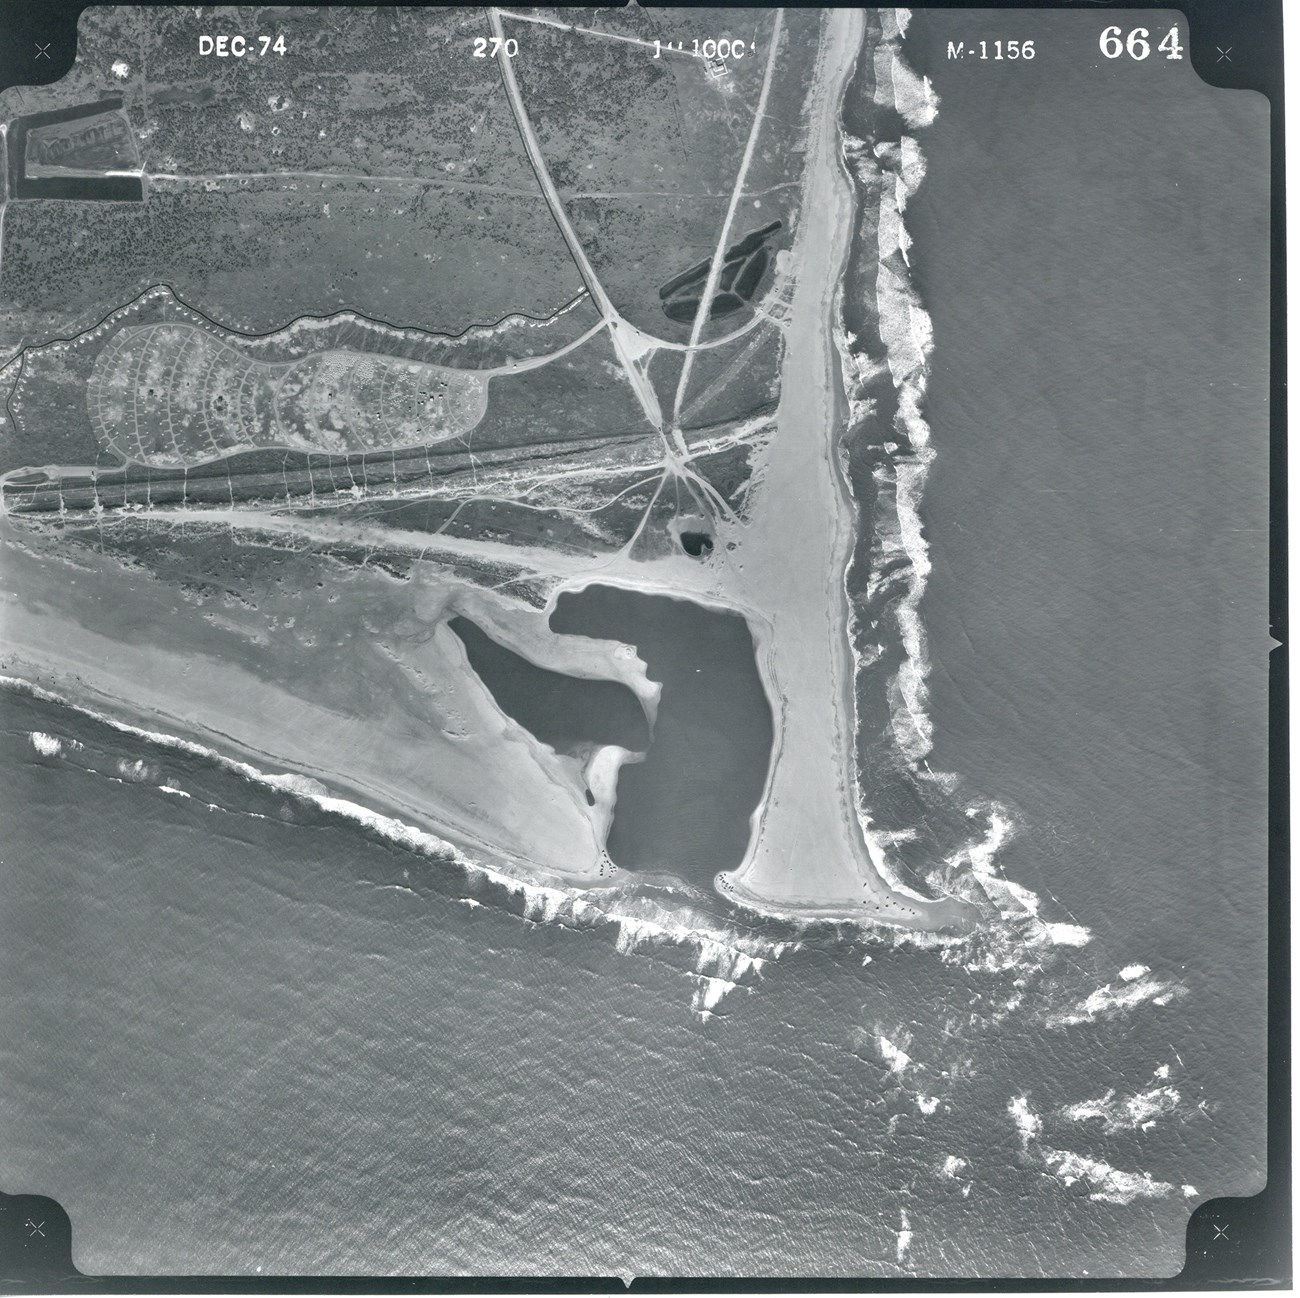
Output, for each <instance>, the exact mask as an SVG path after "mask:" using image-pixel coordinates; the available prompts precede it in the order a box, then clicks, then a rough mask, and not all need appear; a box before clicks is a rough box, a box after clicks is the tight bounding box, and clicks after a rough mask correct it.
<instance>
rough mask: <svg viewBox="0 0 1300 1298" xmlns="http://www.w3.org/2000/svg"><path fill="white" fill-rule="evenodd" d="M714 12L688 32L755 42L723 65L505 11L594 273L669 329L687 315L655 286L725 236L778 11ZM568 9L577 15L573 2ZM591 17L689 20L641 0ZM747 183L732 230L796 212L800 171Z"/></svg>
mask: <svg viewBox="0 0 1300 1298" xmlns="http://www.w3.org/2000/svg"><path fill="white" fill-rule="evenodd" d="M704 13H705V17H706V18H707V17H709V15H710V11H704ZM724 15H725V17H724ZM712 16H713V18H716V22H713V23H712V26H710V24H709V23H708V22H704V20H702V19H697V15H696V14H695V12H693V13H692V16H691V22H690V24H689V25H690V26H691V29H692V37H694V36H698V35H699V34H700V33H701V32H702V31H706V30H710V31H711V30H712V28H713V27H716V28H717V30H716V32H714V33H713V34H714V35H715V36H723V37H726V38H727V39H731V38H732V36H733V35H734V37H735V38H736V39H741V38H745V39H749V38H753V39H754V40H755V45H756V52H755V53H754V54H748V53H747V54H746V55H745V56H744V57H743V58H742V59H740V60H738V61H736V60H733V61H732V62H730V63H729V64H728V65H727V67H726V70H725V72H723V73H722V74H721V75H716V76H715V75H711V69H710V67H709V65H708V64H706V62H705V61H704V60H703V59H699V58H694V57H690V56H689V55H682V54H676V53H674V54H671V55H669V54H664V55H663V56H662V57H661V58H659V59H656V58H655V57H654V51H653V48H647V47H646V46H642V45H635V44H629V43H627V42H626V41H615V40H606V39H602V38H601V37H599V36H595V35H591V34H589V33H584V32H580V31H560V30H556V29H555V28H554V27H550V26H546V25H542V24H539V23H530V22H524V21H520V20H518V19H515V20H511V19H510V18H509V17H507V19H506V23H507V30H508V31H509V33H510V34H511V35H512V36H515V37H516V38H517V39H518V40H519V42H520V52H519V56H518V58H517V59H516V60H515V73H516V76H517V77H518V79H519V83H520V91H521V95H522V97H523V101H524V105H525V108H526V109H527V111H528V114H529V116H530V118H531V119H532V121H533V124H534V126H535V127H536V129H537V133H538V136H539V139H540V141H541V147H542V152H543V154H544V156H545V158H546V161H547V165H548V167H549V169H550V171H551V175H552V177H553V179H554V180H555V183H556V185H557V186H558V187H559V188H560V191H561V196H562V198H563V200H564V203H565V208H566V210H567V212H568V213H569V216H570V219H571V220H572V221H573V224H574V227H575V230H576V231H577V233H578V236H579V238H580V239H581V240H582V242H583V246H584V247H585V248H586V249H587V252H588V255H589V256H590V257H591V259H592V264H593V266H594V267H595V268H596V272H597V274H598V275H600V277H601V280H602V283H604V284H605V287H606V290H607V291H608V293H609V295H610V297H611V299H612V301H613V302H614V304H615V306H616V307H617V308H618V309H619V311H620V312H622V313H623V314H624V315H626V317H627V318H628V319H629V320H630V321H631V322H632V323H634V324H636V325H637V326H638V327H639V328H641V329H644V330H646V331H647V332H649V333H652V334H655V335H657V336H660V337H664V338H668V339H671V340H674V341H684V340H685V339H686V337H688V336H689V333H690V324H691V321H690V320H689V319H685V318H684V314H685V313H684V312H668V313H667V314H666V313H665V311H664V309H663V305H662V300H661V299H660V297H659V292H658V290H659V287H660V286H661V285H663V284H665V283H667V282H669V281H671V280H672V279H673V278H674V277H677V276H680V275H683V274H685V273H688V272H689V271H690V270H691V269H692V268H693V267H694V266H696V265H697V264H698V263H699V262H701V261H705V260H706V259H708V258H710V257H712V255H713V252H714V249H715V248H716V246H717V242H718V237H719V233H720V231H721V228H722V223H723V220H724V218H725V215H726V211H727V205H728V202H729V200H730V197H731V191H732V187H733V184H734V181H735V178H736V175H737V172H738V169H739V167H740V163H741V159H742V157H743V154H744V151H745V145H746V142H747V140H748V138H749V132H750V127H751V124H752V121H753V113H754V109H755V107H756V105H757V102H758V98H759V93H760V89H761V86H762V81H763V75H764V70H765V66H766V45H765V42H766V40H767V38H768V36H769V35H770V32H771V26H772V16H771V14H770V13H762V14H753V13H740V14H737V13H736V11H731V12H729V13H727V12H726V11H717V12H716V13H715V14H713V15H712ZM565 18H566V20H570V19H571V20H573V21H575V22H579V23H581V18H580V17H579V18H574V17H573V15H571V14H570V13H569V11H566V13H565ZM592 24H593V25H598V26H599V27H601V28H603V29H606V30H609V31H616V32H619V33H620V34H624V35H632V36H635V37H637V38H638V39H641V40H653V38H654V37H655V36H656V35H661V34H662V35H663V36H664V37H667V35H668V32H669V29H670V28H675V27H682V28H685V27H686V26H687V25H688V24H686V23H685V22H684V21H682V19H681V17H680V16H678V15H671V14H670V13H669V12H667V11H662V10H656V11H654V13H653V14H649V13H647V12H646V11H643V10H639V9H635V8H634V9H630V10H627V11H620V12H618V13H617V14H616V13H612V12H609V11H604V12H599V11H598V12H597V13H596V14H595V15H594V16H593V19H592ZM581 25H586V24H585V23H582V24H581ZM733 28H734V29H735V31H734V32H733V30H732V29H733ZM742 29H743V30H742ZM755 31H757V35H756V36H754V32H755ZM686 44H687V47H688V49H689V48H690V47H691V39H687V41H686ZM797 125H798V124H797V123H796V126H797ZM796 178H797V177H796ZM745 191H746V197H745V199H744V200H743V201H742V203H741V206H740V208H739V209H738V211H737V216H736V221H735V227H736V229H735V239H736V240H739V239H740V238H742V237H743V236H744V235H745V234H747V233H749V232H750V230H751V229H752V228H761V227H762V226H766V225H770V224H772V222H773V221H782V222H783V224H785V223H788V218H789V216H790V205H789V204H790V198H791V196H792V195H793V194H794V193H795V187H794V186H793V185H790V186H787V187H785V188H777V189H775V190H773V191H772V193H770V194H764V195H761V196H759V195H754V196H753V197H750V194H751V192H752V191H753V185H752V184H751V183H749V181H748V180H747V183H746V186H745ZM755 203H757V204H758V206H757V207H755V206H754V204H755ZM756 287H757V285H755V286H753V288H756ZM751 291H753V290H752V289H751Z"/></svg>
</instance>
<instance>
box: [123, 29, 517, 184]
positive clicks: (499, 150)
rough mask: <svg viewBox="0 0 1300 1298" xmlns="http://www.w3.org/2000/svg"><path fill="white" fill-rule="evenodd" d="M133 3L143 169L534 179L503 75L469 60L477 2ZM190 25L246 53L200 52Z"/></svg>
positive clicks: (476, 32) (133, 83)
mask: <svg viewBox="0 0 1300 1298" xmlns="http://www.w3.org/2000/svg"><path fill="white" fill-rule="evenodd" d="M137 12H138V13H140V14H141V15H142V17H141V19H140V21H139V24H138V26H139V27H140V29H141V35H140V40H141V54H142V55H143V56H144V57H143V58H141V59H137V60H134V62H133V73H132V76H131V78H130V79H129V81H128V83H127V84H128V85H129V86H130V87H131V88H132V89H133V90H135V91H136V94H135V96H134V98H133V99H132V100H131V101H130V102H131V104H132V106H133V107H134V108H135V109H136V110H137V111H138V112H140V113H141V114H142V125H143V126H144V129H145V131H146V133H147V136H148V139H149V144H148V148H147V151H146V155H145V160H146V168H147V170H149V171H151V172H155V171H157V172H175V173H180V174H183V175H203V174H206V173H217V172H248V171H252V172H270V171H279V172H288V171H329V172H346V173H355V174H361V175H399V176H425V177H432V178H444V179H448V180H453V181H460V182H467V181H474V182H481V183H488V184H494V185H502V186H506V187H508V188H517V189H523V190H530V189H533V188H535V183H534V179H533V174H532V171H531V169H530V167H529V165H528V158H527V155H526V154H525V152H524V149H523V145H522V143H521V142H520V139H519V135H518V132H517V131H516V129H515V124H514V119H513V117H512V115H511V112H510V105H509V103H508V101H507V99H506V95H505V90H504V87H503V85H502V82H501V75H500V70H499V69H498V68H497V66H496V63H495V61H494V60H492V59H490V58H474V57H473V49H474V38H475V37H476V36H487V35H490V33H491V29H490V27H489V25H488V21H487V13H486V11H485V10H483V9H455V8H444V9H418V8H362V7H360V6H348V7H338V8H323V9H322V8H311V9H301V10H296V9H294V8H291V7H275V8H263V9H257V10H251V11H250V10H247V9H241V10H235V9H228V10H217V11H211V10H204V11H203V13H202V15H201V16H200V15H199V14H198V13H196V11H195V10H194V9H192V8H188V7H181V6H175V7H168V8H164V9H153V10H141V11H137ZM200 33H207V34H210V35H213V36H219V35H222V34H225V35H235V34H239V35H242V36H243V37H244V38H245V39H246V40H248V41H249V43H250V46H251V47H252V50H253V53H252V54H250V55H249V56H248V57H245V58H242V59H235V58H225V59H223V58H217V57H215V56H206V57H204V56H200V55H199V52H198V37H199V34H200ZM259 36H269V37H271V38H272V39H274V38H275V37H276V36H283V38H284V46H285V53H284V54H283V55H279V54H277V53H276V52H275V51H274V50H271V51H269V52H268V53H267V54H266V55H261V54H260V53H259V51H260V41H259V40H257V39H256V38H257V37H259ZM125 57H126V58H127V59H128V61H131V60H130V55H129V54H128V55H126V56H125ZM146 74H147V78H148V84H147V86H146V85H145V84H144V77H145V75H146Z"/></svg>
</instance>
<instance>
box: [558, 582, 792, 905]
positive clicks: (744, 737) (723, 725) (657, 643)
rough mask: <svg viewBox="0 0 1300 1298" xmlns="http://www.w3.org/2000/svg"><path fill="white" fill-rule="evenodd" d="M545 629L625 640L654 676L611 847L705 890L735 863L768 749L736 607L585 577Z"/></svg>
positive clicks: (630, 863)
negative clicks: (639, 758)
mask: <svg viewBox="0 0 1300 1298" xmlns="http://www.w3.org/2000/svg"><path fill="white" fill-rule="evenodd" d="M551 629H552V630H553V631H557V632H559V633H561V634H563V635H585V636H592V637H595V638H597V639H612V640H622V641H625V642H627V643H628V644H633V645H635V646H636V648H637V653H638V654H639V655H640V656H641V658H642V659H644V661H645V663H646V674H647V675H648V676H649V677H650V679H651V680H654V681H659V682H660V683H661V684H662V685H663V693H662V695H661V697H660V700H659V715H658V718H657V719H656V721H655V731H654V739H653V741H652V742H651V745H650V750H649V752H648V754H647V755H646V760H645V761H644V762H640V763H637V764H636V765H633V766H625V767H624V768H623V769H622V771H621V772H620V773H619V780H618V802H617V804H616V806H615V808H614V822H613V824H612V826H611V827H610V833H609V842H608V848H609V854H610V856H611V857H612V858H613V860H614V862H615V863H616V864H618V865H621V866H624V867H626V868H627V869H631V870H668V871H671V872H672V873H674V874H679V875H682V876H683V877H684V878H686V879H689V880H691V881H693V882H696V883H698V884H700V885H701V886H703V887H711V886H712V881H713V876H714V875H715V874H716V873H717V872H718V871H719V870H726V869H731V868H733V867H734V866H736V865H739V864H740V861H741V858H742V857H743V856H744V855H745V849H746V847H747V846H748V844H749V830H750V823H749V818H750V816H751V815H753V813H754V810H755V808H756V807H757V806H758V801H759V798H760V797H761V796H762V793H763V785H764V783H765V782H766V780H767V768H768V762H769V760H770V757H771V752H772V709H771V707H770V706H769V704H768V701H767V695H766V693H765V692H764V690H763V682H762V681H761V680H760V679H759V675H758V664H757V662H756V661H755V658H754V639H753V636H752V635H751V634H750V630H749V624H748V623H747V622H746V621H745V619H744V618H743V617H741V616H740V615H739V614H738V613H726V612H722V611H720V610H718V609H715V608H706V607H705V606H704V605H702V604H696V603H694V602H693V601H691V600H685V599H668V598H665V597H664V596H661V595H645V594H642V593H641V592H639V591H632V590H623V589H620V588H618V587H615V586H587V587H585V588H584V589H583V590H580V591H568V592H565V593H564V594H563V595H561V596H560V598H559V600H558V601H557V603H556V608H555V612H554V613H553V614H552V615H551Z"/></svg>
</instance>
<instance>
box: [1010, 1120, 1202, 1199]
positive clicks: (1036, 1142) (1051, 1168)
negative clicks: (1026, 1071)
mask: <svg viewBox="0 0 1300 1298" xmlns="http://www.w3.org/2000/svg"><path fill="white" fill-rule="evenodd" d="M1007 1112H1008V1113H1009V1114H1010V1115H1011V1120H1012V1122H1014V1123H1015V1125H1016V1129H1017V1130H1018V1131H1019V1133H1020V1148H1021V1151H1022V1153H1023V1154H1024V1156H1025V1157H1026V1159H1028V1160H1029V1161H1030V1162H1031V1163H1036V1164H1037V1165H1038V1166H1039V1167H1040V1168H1041V1170H1043V1171H1044V1172H1045V1173H1047V1174H1049V1175H1051V1176H1054V1177H1056V1178H1057V1179H1058V1180H1059V1181H1061V1182H1062V1183H1063V1184H1065V1185H1074V1184H1076V1183H1078V1182H1080V1181H1082V1182H1083V1184H1084V1186H1085V1188H1086V1189H1087V1190H1088V1197H1089V1198H1090V1199H1092V1200H1094V1201H1095V1202H1098V1203H1116V1204H1121V1205H1122V1204H1130V1203H1133V1202H1134V1201H1135V1200H1137V1199H1167V1198H1170V1197H1172V1196H1174V1195H1181V1196H1182V1197H1184V1198H1187V1199H1194V1198H1196V1197H1197V1195H1198V1194H1199V1191H1198V1190H1197V1189H1196V1187H1195V1186H1194V1185H1181V1186H1180V1185H1174V1184H1172V1183H1171V1182H1169V1181H1159V1180H1157V1179H1156V1178H1155V1177H1154V1176H1152V1175H1151V1173H1150V1172H1126V1171H1123V1170H1121V1169H1120V1168H1117V1167H1112V1166H1111V1164H1110V1163H1108V1162H1106V1161H1105V1160H1104V1159H1100V1158H1088V1157H1085V1156H1084V1155H1083V1154H1076V1153H1075V1152H1074V1151H1073V1150H1069V1149H1056V1148H1054V1147H1052V1146H1050V1145H1047V1144H1044V1142H1043V1120H1042V1118H1041V1117H1040V1116H1039V1115H1038V1114H1037V1113H1035V1112H1034V1110H1033V1108H1032V1107H1031V1106H1030V1103H1029V1097H1028V1096H1026V1095H1017V1096H1013V1097H1012V1099H1011V1100H1010V1101H1008V1103H1007Z"/></svg>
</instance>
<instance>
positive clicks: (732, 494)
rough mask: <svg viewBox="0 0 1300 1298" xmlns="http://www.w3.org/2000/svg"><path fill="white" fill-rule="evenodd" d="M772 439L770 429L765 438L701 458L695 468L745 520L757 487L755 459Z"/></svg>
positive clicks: (732, 445)
mask: <svg viewBox="0 0 1300 1298" xmlns="http://www.w3.org/2000/svg"><path fill="white" fill-rule="evenodd" d="M770 435H771V429H770V427H769V428H768V429H766V430H764V432H763V433H762V434H761V435H758V436H754V437H748V438H746V439H745V440H744V441H737V442H732V443H730V444H728V445H723V446H721V447H720V448H719V449H718V450H716V451H711V452H708V453H706V454H702V455H697V456H696V457H695V458H694V459H693V460H692V461H691V468H693V469H694V470H695V472H696V473H698V474H699V475H700V476H701V477H702V478H707V479H708V480H709V482H711V483H712V484H713V486H714V487H715V488H717V492H718V495H720V496H721V497H722V498H723V500H725V501H726V502H727V504H728V505H730V506H731V508H732V509H733V510H735V512H736V513H737V514H739V515H740V516H741V517H744V516H745V514H746V511H747V509H748V506H749V491H750V488H751V486H752V485H753V475H754V465H755V456H757V454H758V453H759V451H760V450H761V449H762V448H763V445H764V444H765V442H766V441H767V438H768V437H769V436H770Z"/></svg>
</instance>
